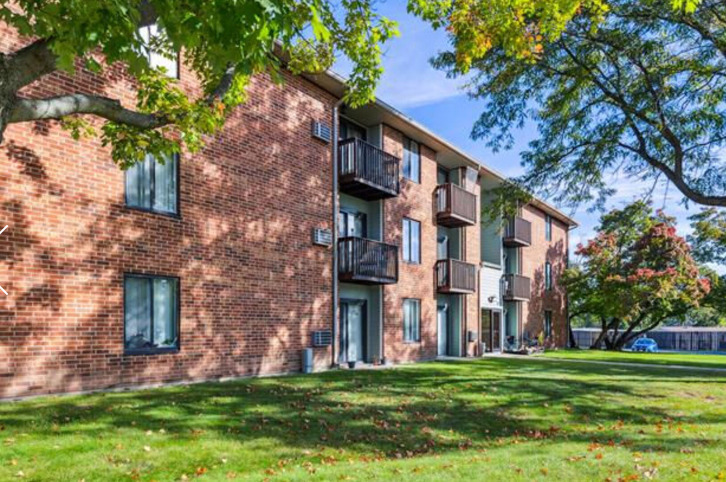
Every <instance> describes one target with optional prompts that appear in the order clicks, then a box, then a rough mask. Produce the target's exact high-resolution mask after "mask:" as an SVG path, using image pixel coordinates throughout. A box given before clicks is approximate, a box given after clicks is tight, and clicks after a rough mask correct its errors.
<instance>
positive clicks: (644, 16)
mask: <svg viewBox="0 0 726 482" xmlns="http://www.w3.org/2000/svg"><path fill="white" fill-rule="evenodd" d="M523 5H524V6H523ZM520 8H521V10H520ZM412 10H413V11H414V12H415V13H417V14H418V15H420V16H421V17H422V18H424V19H426V20H428V21H429V22H431V23H432V24H433V25H434V26H435V27H439V26H441V27H443V26H445V27H446V28H447V30H448V32H449V35H450V39H451V46H452V48H451V50H450V51H447V52H443V53H441V54H440V55H438V56H437V57H436V58H435V59H434V60H433V64H434V66H435V67H437V68H440V69H442V70H445V71H446V72H447V73H448V74H449V75H451V76H460V75H464V74H467V80H468V88H469V89H468V90H469V93H470V95H471V96H472V97H473V98H475V99H478V100H481V101H483V106H484V108H483V113H482V114H481V116H480V118H479V119H478V120H477V122H476V124H475V126H474V128H473V131H472V136H473V137H474V138H475V139H483V140H485V141H487V143H488V145H489V146H490V147H492V148H493V149H495V150H498V149H507V148H511V147H512V145H513V135H512V132H513V131H514V130H516V129H519V128H522V127H523V126H525V125H527V123H529V122H532V123H535V124H536V125H537V129H538V136H537V138H535V140H534V141H533V142H532V143H531V144H530V146H529V149H528V151H527V152H524V153H523V165H524V166H525V167H526V173H525V175H523V176H522V177H520V178H519V179H517V180H516V181H517V182H516V185H518V186H519V187H520V188H524V189H526V190H529V191H532V192H533V193H535V194H537V195H540V196H542V197H548V198H551V199H553V200H554V201H556V202H558V203H561V204H570V205H577V204H581V203H591V204H592V205H593V207H595V208H600V207H603V206H604V203H605V200H606V199H607V197H608V196H610V195H611V194H612V193H613V191H614V190H613V186H612V176H613V174H616V173H617V174H625V175H626V176H629V177H631V178H635V179H640V180H647V181H651V182H655V181H656V180H658V179H663V178H666V177H667V178H668V179H669V180H670V181H672V182H673V183H674V184H675V185H676V187H677V188H678V189H679V190H681V192H683V193H684V194H685V195H686V197H688V198H689V199H691V200H693V201H694V202H696V203H702V204H711V205H726V169H725V167H726V166H725V162H724V160H723V158H721V157H719V156H718V155H717V153H718V152H719V149H722V148H723V147H725V146H726V24H724V22H723V19H724V18H726V3H724V2H721V1H716V0H704V1H702V2H695V1H677V0H676V1H670V0H606V1H604V2H602V3H597V4H595V3H593V2H591V3H584V2H583V3H582V4H580V2H574V1H572V2H568V1H556V2H538V1H525V0H522V1H521V2H520V1H517V0H501V1H493V2H491V1H490V2H481V1H474V0H472V1H466V2H445V1H441V2H433V3H430V2H414V6H413V8H412ZM512 12H517V14H516V15H512Z"/></svg>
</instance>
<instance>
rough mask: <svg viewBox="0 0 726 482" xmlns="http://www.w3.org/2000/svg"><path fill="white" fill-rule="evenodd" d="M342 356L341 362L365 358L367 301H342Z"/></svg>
mask: <svg viewBox="0 0 726 482" xmlns="http://www.w3.org/2000/svg"><path fill="white" fill-rule="evenodd" d="M340 357H341V362H342V363H345V362H352V361H364V359H365V301H363V300H345V301H343V300H341V302H340Z"/></svg>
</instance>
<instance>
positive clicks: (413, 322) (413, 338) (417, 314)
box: [403, 299, 421, 342]
mask: <svg viewBox="0 0 726 482" xmlns="http://www.w3.org/2000/svg"><path fill="white" fill-rule="evenodd" d="M403 341H406V342H417V341H421V300H414V299H405V300H403Z"/></svg>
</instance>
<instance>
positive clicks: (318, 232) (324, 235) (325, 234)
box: [313, 228, 333, 247]
mask: <svg viewBox="0 0 726 482" xmlns="http://www.w3.org/2000/svg"><path fill="white" fill-rule="evenodd" d="M313 244H317V245H318V246H326V247H330V246H332V245H333V232H332V231H331V230H329V229H325V228H315V229H313Z"/></svg>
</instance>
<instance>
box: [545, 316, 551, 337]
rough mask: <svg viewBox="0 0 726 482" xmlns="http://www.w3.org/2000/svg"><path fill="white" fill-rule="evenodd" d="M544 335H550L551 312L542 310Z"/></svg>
mask: <svg viewBox="0 0 726 482" xmlns="http://www.w3.org/2000/svg"><path fill="white" fill-rule="evenodd" d="M544 336H545V338H551V337H552V312H551V311H545V312H544Z"/></svg>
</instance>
